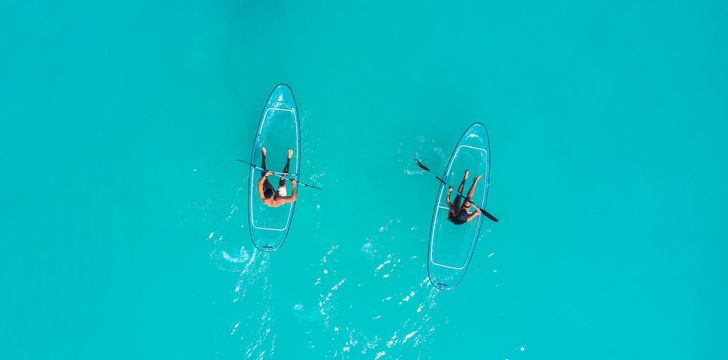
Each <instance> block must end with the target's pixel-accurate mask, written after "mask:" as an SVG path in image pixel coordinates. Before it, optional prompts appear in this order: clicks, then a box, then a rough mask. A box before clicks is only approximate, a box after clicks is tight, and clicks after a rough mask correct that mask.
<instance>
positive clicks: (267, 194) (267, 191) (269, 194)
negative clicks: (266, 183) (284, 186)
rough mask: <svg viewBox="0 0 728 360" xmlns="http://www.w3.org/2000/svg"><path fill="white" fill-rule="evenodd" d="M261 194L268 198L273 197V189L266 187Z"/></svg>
mask: <svg viewBox="0 0 728 360" xmlns="http://www.w3.org/2000/svg"><path fill="white" fill-rule="evenodd" d="M263 196H265V198H266V199H270V198H271V197H273V189H271V188H267V189H265V190H264V191H263Z"/></svg>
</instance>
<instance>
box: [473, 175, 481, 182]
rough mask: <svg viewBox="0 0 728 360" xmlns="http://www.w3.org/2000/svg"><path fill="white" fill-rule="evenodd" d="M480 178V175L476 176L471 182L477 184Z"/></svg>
mask: <svg viewBox="0 0 728 360" xmlns="http://www.w3.org/2000/svg"><path fill="white" fill-rule="evenodd" d="M481 177H482V176H480V175H478V176H476V177H475V180H473V182H478V180H480V178H481Z"/></svg>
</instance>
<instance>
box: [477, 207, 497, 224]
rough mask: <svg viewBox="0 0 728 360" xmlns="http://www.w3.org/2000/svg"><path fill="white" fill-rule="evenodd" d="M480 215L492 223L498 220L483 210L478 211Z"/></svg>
mask: <svg viewBox="0 0 728 360" xmlns="http://www.w3.org/2000/svg"><path fill="white" fill-rule="evenodd" d="M480 213H481V214H483V215H485V217H487V218H488V219H490V220H492V221H493V222H498V219H496V217H495V216H493V215H491V214H490V213H489V212H487V211H485V209H480Z"/></svg>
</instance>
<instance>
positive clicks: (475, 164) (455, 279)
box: [427, 123, 490, 290]
mask: <svg viewBox="0 0 728 360" xmlns="http://www.w3.org/2000/svg"><path fill="white" fill-rule="evenodd" d="M466 169H467V170H469V173H470V175H469V178H468V180H467V181H466V182H465V186H464V188H463V193H464V195H467V192H468V190H469V189H470V186H471V185H472V181H473V179H475V177H476V176H478V175H481V176H482V178H481V180H480V181H479V182H478V185H477V187H476V190H475V194H474V195H473V199H472V201H473V205H475V206H478V207H481V208H485V205H486V201H487V198H488V186H489V183H490V180H489V179H490V140H489V139H488V131H487V130H486V128H485V126H484V125H483V124H481V123H474V124H472V125H471V126H470V127H469V128H468V129H467V130H466V131H465V133H463V135H462V136H461V137H460V140H459V141H458V144H457V145H456V146H455V148H454V149H453V152H452V155H451V156H450V159H449V161H448V164H447V166H446V168H445V171H444V172H443V174H442V176H441V178H442V179H443V180H444V181H445V183H447V184H448V185H452V186H453V193H452V195H451V198H450V200H451V201H455V196H456V195H457V189H458V185H459V184H460V182H461V180H462V178H463V173H464V171H465V170H466ZM448 185H446V184H441V185H440V188H439V189H438V192H437V197H436V200H435V207H434V209H433V215H432V224H431V226H430V238H429V246H428V262H427V273H428V277H429V279H430V282H432V284H433V285H434V286H435V287H437V288H438V289H441V290H452V289H454V288H456V287H457V286H458V285H459V284H460V282H461V281H462V279H463V277H464V276H465V272H466V271H467V269H468V266H469V264H470V259H471V258H472V256H473V253H474V251H475V245H476V244H477V242H478V238H479V236H480V229H481V226H482V223H483V220H484V217H483V216H482V214H481V215H479V216H477V217H476V218H475V219H473V220H471V221H469V222H467V223H465V224H460V225H456V224H454V223H452V222H451V221H449V220H448V218H447V213H448V207H447V203H446V200H445V198H446V196H447V189H448ZM461 204H462V201H461ZM473 210H475V207H474V206H472V205H471V212H472V211H473Z"/></svg>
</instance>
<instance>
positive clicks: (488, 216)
mask: <svg viewBox="0 0 728 360" xmlns="http://www.w3.org/2000/svg"><path fill="white" fill-rule="evenodd" d="M414 161H415V163H417V166H419V167H420V169H422V170H425V172H427V173H428V174H430V175H432V176H434V177H435V179H437V181H439V182H440V183H442V184H443V185H448V183H447V182H445V180H443V179H442V178H441V177H439V176H437V175H436V174H434V173H433V172H432V171H430V168H428V167H427V166H425V164H423V163H422V161H420V160H417V159H414ZM456 193H458V194H459V195H460V196H462V197H464V198H466V199H467V197H466V196H465V195H463V194H462V193H461V192H459V191H456ZM471 204H473V205H475V204H474V203H473V202H471ZM475 207H477V208H478V210H480V213H481V214H483V215H485V217H487V218H488V219H491V220H493V222H498V219H496V217H495V216H493V215H491V214H490V213H489V212H487V211H485V209H483V208H481V207H478V206H477V205H475Z"/></svg>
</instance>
